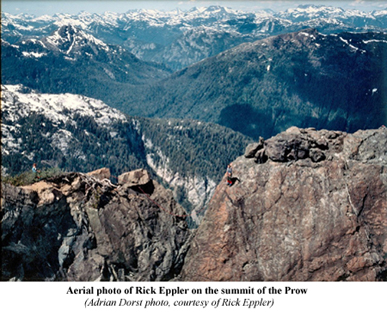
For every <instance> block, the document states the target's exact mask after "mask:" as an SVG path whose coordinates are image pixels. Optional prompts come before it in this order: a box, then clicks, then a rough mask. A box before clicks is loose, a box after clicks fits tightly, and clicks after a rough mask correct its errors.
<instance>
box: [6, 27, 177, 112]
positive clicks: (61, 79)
mask: <svg viewBox="0 0 387 316" xmlns="http://www.w3.org/2000/svg"><path fill="white" fill-rule="evenodd" d="M1 48H2V49H1V66H2V69H1V79H2V83H3V84H23V85H25V86H27V87H30V88H32V89H36V90H39V91H40V92H43V93H75V94H82V95H86V96H89V97H94V98H98V99H100V100H103V101H104V102H106V103H108V104H110V105H114V106H115V107H117V108H119V107H120V104H121V102H122V100H123V99H125V97H123V96H122V94H123V92H125V94H130V92H131V91H134V90H135V86H137V85H141V84H145V83H149V82H152V81H154V80H158V79H161V78H165V77H166V76H167V75H169V74H170V71H168V70H167V69H166V68H165V67H163V66H160V65H157V64H154V63H149V62H143V61H140V60H139V59H138V58H137V57H135V56H134V55H133V54H131V53H129V52H127V51H126V50H125V49H123V48H122V47H120V46H115V45H108V44H106V43H104V42H102V41H101V40H98V39H96V38H95V37H93V36H91V35H90V34H87V33H85V32H83V31H82V30H80V29H78V28H76V27H74V26H72V25H64V26H62V27H60V28H59V29H57V30H56V31H55V32H53V33H52V34H51V35H50V36H48V37H45V38H43V39H41V40H36V39H30V40H25V41H21V42H18V43H16V44H10V43H8V42H6V41H3V40H2V42H1ZM120 96H121V98H120Z"/></svg>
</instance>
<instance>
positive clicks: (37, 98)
mask: <svg viewBox="0 0 387 316" xmlns="http://www.w3.org/2000/svg"><path fill="white" fill-rule="evenodd" d="M22 89H23V86H21V85H2V89H1V90H2V96H1V101H2V111H3V113H2V115H3V118H4V119H6V120H9V121H13V122H15V121H17V120H19V119H20V117H26V116H28V115H29V114H30V113H36V114H42V115H44V116H45V117H47V118H48V119H49V120H50V121H52V122H53V123H56V124H58V123H60V122H63V123H66V122H67V121H69V120H71V119H72V118H73V117H74V116H75V115H81V116H91V117H94V118H95V121H96V123H97V124H98V125H100V126H104V127H109V126H110V125H111V124H112V123H113V122H115V121H126V117H125V115H124V114H122V113H121V112H119V111H118V110H115V109H113V108H111V107H109V106H108V105H106V104H105V103H103V102H102V101H100V100H96V99H92V98H88V97H85V96H81V95H75V94H70V93H66V94H40V93H37V92H34V91H32V92H30V93H22V92H21V91H22Z"/></svg>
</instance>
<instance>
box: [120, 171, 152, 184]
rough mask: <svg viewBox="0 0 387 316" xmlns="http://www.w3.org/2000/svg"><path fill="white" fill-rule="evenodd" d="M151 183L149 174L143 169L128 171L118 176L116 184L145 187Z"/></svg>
mask: <svg viewBox="0 0 387 316" xmlns="http://www.w3.org/2000/svg"><path fill="white" fill-rule="evenodd" d="M150 181H151V177H150V174H149V172H148V171H147V170H145V169H137V170H134V171H129V172H126V173H123V174H121V175H119V176H118V184H119V185H126V186H128V187H132V186H139V185H142V186H145V185H147V184H149V182H150Z"/></svg>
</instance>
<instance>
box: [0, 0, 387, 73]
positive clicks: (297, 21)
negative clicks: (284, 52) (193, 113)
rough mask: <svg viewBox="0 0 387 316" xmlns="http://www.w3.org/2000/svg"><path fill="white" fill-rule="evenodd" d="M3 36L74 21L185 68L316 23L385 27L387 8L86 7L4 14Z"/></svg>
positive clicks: (35, 33)
mask: <svg viewBox="0 0 387 316" xmlns="http://www.w3.org/2000/svg"><path fill="white" fill-rule="evenodd" d="M1 23H2V39H4V40H6V41H7V42H9V43H10V44H15V43H16V42H19V41H21V40H25V39H26V38H35V39H37V38H42V37H47V36H49V35H51V34H52V33H53V32H54V31H56V30H57V29H58V28H60V27H62V26H66V25H72V26H75V27H77V29H80V30H82V31H84V32H85V33H88V34H91V35H93V36H94V37H95V38H96V39H98V40H102V41H103V42H105V43H107V44H119V45H121V46H123V47H125V48H126V49H128V50H129V51H130V52H132V53H133V54H135V55H136V56H137V57H139V58H141V59H144V60H148V61H155V62H158V63H164V64H166V65H168V66H170V67H171V68H172V69H181V68H183V67H186V66H188V65H190V64H192V63H195V62H197V61H199V60H202V59H204V58H206V57H210V56H213V55H216V54H218V53H220V52H222V51H224V50H225V49H229V48H232V47H234V46H237V45H239V44H241V43H243V42H251V41H255V40H258V39H262V38H264V37H267V36H271V35H277V34H282V33H287V32H294V31H297V30H300V29H303V28H308V27H314V28H316V29H317V30H318V31H320V32H322V33H324V32H325V33H333V32H334V33H338V32H342V31H369V30H373V31H384V30H386V29H387V10H380V11H374V12H362V11H359V10H343V9H341V8H336V7H330V6H299V7H298V8H295V9H288V10H286V11H283V12H272V11H259V12H243V11H238V10H233V9H229V8H225V7H221V6H210V7H200V8H193V9H191V10H188V11H181V10H174V11H168V12H163V11H157V10H135V11H129V12H126V13H114V12H105V13H104V14H95V13H87V12H81V13H79V14H77V15H69V14H56V15H53V16H48V15H44V16H40V17H35V16H31V15H26V14H20V15H11V14H8V13H5V12H3V13H2V22H1Z"/></svg>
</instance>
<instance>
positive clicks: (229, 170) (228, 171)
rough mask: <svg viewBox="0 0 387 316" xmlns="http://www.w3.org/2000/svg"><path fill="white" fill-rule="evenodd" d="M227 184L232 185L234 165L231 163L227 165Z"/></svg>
mask: <svg viewBox="0 0 387 316" xmlns="http://www.w3.org/2000/svg"><path fill="white" fill-rule="evenodd" d="M226 174H227V185H228V186H232V166H231V163H230V164H229V165H228V166H227V172H226Z"/></svg>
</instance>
